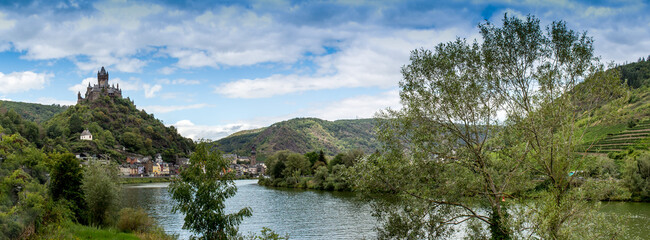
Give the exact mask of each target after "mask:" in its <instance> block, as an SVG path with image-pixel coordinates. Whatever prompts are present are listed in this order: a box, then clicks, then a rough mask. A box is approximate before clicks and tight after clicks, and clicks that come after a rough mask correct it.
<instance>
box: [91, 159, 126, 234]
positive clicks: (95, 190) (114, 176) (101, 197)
mask: <svg viewBox="0 0 650 240" xmlns="http://www.w3.org/2000/svg"><path fill="white" fill-rule="evenodd" d="M118 174H119V173H118V169H117V166H115V165H114V164H107V165H106V164H102V163H101V162H99V161H90V162H89V163H88V166H87V167H86V169H85V171H84V178H83V183H82V185H81V188H82V189H83V191H84V198H85V199H86V206H87V207H88V220H89V222H90V223H91V224H93V225H97V226H104V225H107V224H110V223H112V221H113V217H114V216H115V215H116V214H117V210H118V209H119V203H120V194H121V191H122V189H121V186H120V184H119V175H118Z"/></svg>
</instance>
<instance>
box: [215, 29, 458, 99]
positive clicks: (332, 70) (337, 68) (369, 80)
mask: <svg viewBox="0 0 650 240" xmlns="http://www.w3.org/2000/svg"><path fill="white" fill-rule="evenodd" d="M458 35H461V36H462V35H465V36H466V35H467V33H466V32H465V31H464V30H460V29H455V28H452V29H447V30H442V31H435V30H395V31H389V32H385V33H381V34H376V33H375V34H364V35H361V36H358V37H356V38H355V39H354V40H350V42H349V43H346V44H344V45H342V46H341V50H340V51H338V52H336V53H334V54H330V55H324V56H319V57H316V58H315V59H314V62H315V63H316V64H317V65H318V69H317V71H316V73H315V74H313V75H296V74H290V75H273V76H270V77H266V78H257V79H241V80H237V81H234V82H229V83H226V84H222V85H220V86H218V87H217V88H215V92H217V93H219V94H222V95H225V96H227V97H231V98H264V97H272V96H275V95H282V94H288V93H293V92H302V91H308V90H319V89H336V88H342V87H347V88H352V87H382V88H390V87H394V86H397V83H398V82H399V80H400V79H401V74H400V66H403V65H405V64H408V61H409V54H410V51H411V50H413V49H416V48H420V47H433V44H434V43H438V42H446V41H451V40H453V39H455V38H456V36H458Z"/></svg>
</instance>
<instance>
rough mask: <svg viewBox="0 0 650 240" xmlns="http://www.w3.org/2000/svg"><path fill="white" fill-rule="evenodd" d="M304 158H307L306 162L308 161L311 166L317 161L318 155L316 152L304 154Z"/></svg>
mask: <svg viewBox="0 0 650 240" xmlns="http://www.w3.org/2000/svg"><path fill="white" fill-rule="evenodd" d="M305 158H307V160H309V163H311V165H312V166H313V165H314V163H316V161H318V153H317V152H316V151H314V152H308V153H305Z"/></svg>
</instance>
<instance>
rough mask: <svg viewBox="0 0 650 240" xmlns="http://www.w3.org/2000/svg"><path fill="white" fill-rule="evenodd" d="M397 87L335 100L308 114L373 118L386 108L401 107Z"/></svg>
mask: <svg viewBox="0 0 650 240" xmlns="http://www.w3.org/2000/svg"><path fill="white" fill-rule="evenodd" d="M401 107H402V105H401V104H400V98H399V91H398V90H397V89H395V90H391V91H388V92H383V93H381V94H379V95H376V96H370V95H361V96H356V97H351V98H346V99H343V100H341V101H337V102H333V103H330V104H328V105H327V106H325V107H322V108H318V109H316V110H312V111H310V112H308V115H310V116H314V117H317V118H321V119H326V120H330V121H334V120H338V119H356V118H371V117H374V115H375V113H377V112H378V111H380V110H384V109H386V108H391V109H400V108H401Z"/></svg>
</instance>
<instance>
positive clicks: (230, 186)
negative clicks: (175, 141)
mask: <svg viewBox="0 0 650 240" xmlns="http://www.w3.org/2000/svg"><path fill="white" fill-rule="evenodd" d="M210 149H212V148H211V146H210V145H209V144H208V143H206V142H202V143H199V144H198V145H197V146H196V150H195V151H194V153H192V155H191V156H190V163H189V165H188V166H187V167H185V168H184V169H183V170H182V171H181V173H180V175H179V178H176V179H174V181H173V182H172V183H171V184H170V185H169V188H168V190H169V192H170V193H171V195H172V199H174V201H176V202H178V205H176V206H174V208H173V211H174V212H182V213H183V214H185V223H184V224H183V229H189V230H190V231H192V232H194V233H195V234H197V235H199V236H194V237H193V238H198V239H228V238H229V237H232V236H236V235H237V231H238V229H237V226H238V225H239V223H240V222H241V221H242V220H243V219H244V217H248V216H251V210H250V208H243V209H241V210H239V211H238V212H236V213H232V214H226V213H225V212H224V209H225V200H226V199H227V198H229V197H232V196H234V195H235V193H236V192H237V187H236V186H235V183H234V181H233V179H234V177H235V176H234V173H233V172H230V171H227V169H228V167H229V162H228V161H227V160H225V159H223V158H222V157H221V153H219V152H212V151H211V150H210Z"/></svg>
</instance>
